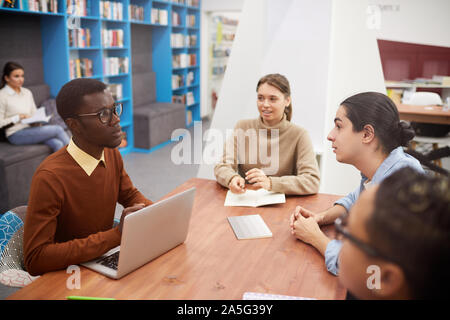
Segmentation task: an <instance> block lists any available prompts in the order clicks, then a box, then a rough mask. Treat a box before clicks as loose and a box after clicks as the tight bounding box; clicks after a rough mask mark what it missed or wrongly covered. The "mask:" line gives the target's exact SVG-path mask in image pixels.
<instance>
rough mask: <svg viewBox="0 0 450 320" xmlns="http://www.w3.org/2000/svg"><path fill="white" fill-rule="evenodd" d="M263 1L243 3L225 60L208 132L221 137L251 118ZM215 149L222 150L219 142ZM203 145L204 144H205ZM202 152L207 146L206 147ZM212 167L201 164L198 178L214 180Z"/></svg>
mask: <svg viewBox="0 0 450 320" xmlns="http://www.w3.org/2000/svg"><path fill="white" fill-rule="evenodd" d="M265 2H266V0H246V1H245V3H244V6H243V8H242V13H241V18H240V21H239V25H238V28H237V31H236V36H235V39H234V42H233V47H232V49H231V55H230V57H229V59H228V66H227V70H226V72H225V75H224V80H223V85H222V89H221V92H220V96H219V99H218V101H217V104H216V111H215V112H214V117H213V119H212V122H211V128H213V129H215V130H220V131H221V132H222V133H223V135H224V136H225V132H226V130H227V129H233V128H234V125H235V124H236V122H237V120H239V119H245V118H250V117H252V116H254V114H253V112H252V108H251V107H250V106H254V104H255V100H254V97H253V96H252V97H250V96H249V93H252V92H254V90H255V85H256V83H257V82H258V77H259V74H260V70H261V65H262V62H263V58H264V50H263V49H264V48H263V46H264V43H263V39H264V31H263V30H264V29H265V19H266V6H265ZM213 142H214V143H219V146H217V147H218V148H219V149H221V148H222V147H223V144H222V143H220V141H213ZM205 144H206V143H205ZM206 149H207V150H210V149H209V148H208V144H206ZM213 168H214V165H208V164H205V163H204V164H202V165H201V166H200V169H199V173H198V175H197V176H198V177H201V178H209V179H214V172H213Z"/></svg>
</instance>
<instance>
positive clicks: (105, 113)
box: [76, 103, 123, 124]
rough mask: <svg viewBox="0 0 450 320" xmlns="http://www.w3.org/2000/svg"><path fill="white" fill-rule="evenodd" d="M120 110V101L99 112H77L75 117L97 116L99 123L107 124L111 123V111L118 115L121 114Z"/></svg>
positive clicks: (121, 106)
mask: <svg viewBox="0 0 450 320" xmlns="http://www.w3.org/2000/svg"><path fill="white" fill-rule="evenodd" d="M122 110H123V105H122V103H114V105H113V106H112V107H111V108H103V109H102V110H100V111H99V112H95V113H84V114H78V115H76V116H77V117H88V116H98V118H99V119H100V122H101V123H103V124H109V123H111V120H112V115H113V113H114V114H115V115H116V116H118V117H120V115H121V114H122Z"/></svg>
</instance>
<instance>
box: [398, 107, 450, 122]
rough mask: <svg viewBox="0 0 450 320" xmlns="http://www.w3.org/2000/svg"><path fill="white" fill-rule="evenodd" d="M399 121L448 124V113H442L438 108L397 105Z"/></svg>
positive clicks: (449, 116) (449, 115) (449, 114)
mask: <svg viewBox="0 0 450 320" xmlns="http://www.w3.org/2000/svg"><path fill="white" fill-rule="evenodd" d="M397 108H398V112H399V114H400V119H401V120H406V121H415V122H425V123H437V124H450V111H443V110H442V107H440V106H413V105H406V104H397Z"/></svg>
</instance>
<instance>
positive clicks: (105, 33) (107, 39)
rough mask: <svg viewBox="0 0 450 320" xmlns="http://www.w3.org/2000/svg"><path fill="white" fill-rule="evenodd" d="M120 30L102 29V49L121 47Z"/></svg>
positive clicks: (121, 34)
mask: <svg viewBox="0 0 450 320" xmlns="http://www.w3.org/2000/svg"><path fill="white" fill-rule="evenodd" d="M123 35H124V34H123V30H122V29H102V45H103V47H123V38H124V36H123Z"/></svg>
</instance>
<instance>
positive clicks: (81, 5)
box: [66, 0, 90, 17]
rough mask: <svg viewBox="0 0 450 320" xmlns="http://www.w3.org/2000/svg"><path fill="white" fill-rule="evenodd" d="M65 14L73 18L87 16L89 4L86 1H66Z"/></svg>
mask: <svg viewBox="0 0 450 320" xmlns="http://www.w3.org/2000/svg"><path fill="white" fill-rule="evenodd" d="M66 5H67V13H68V14H72V15H75V16H82V17H84V16H88V15H89V11H90V10H89V9H90V8H89V2H88V1H87V0H67V2H66Z"/></svg>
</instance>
